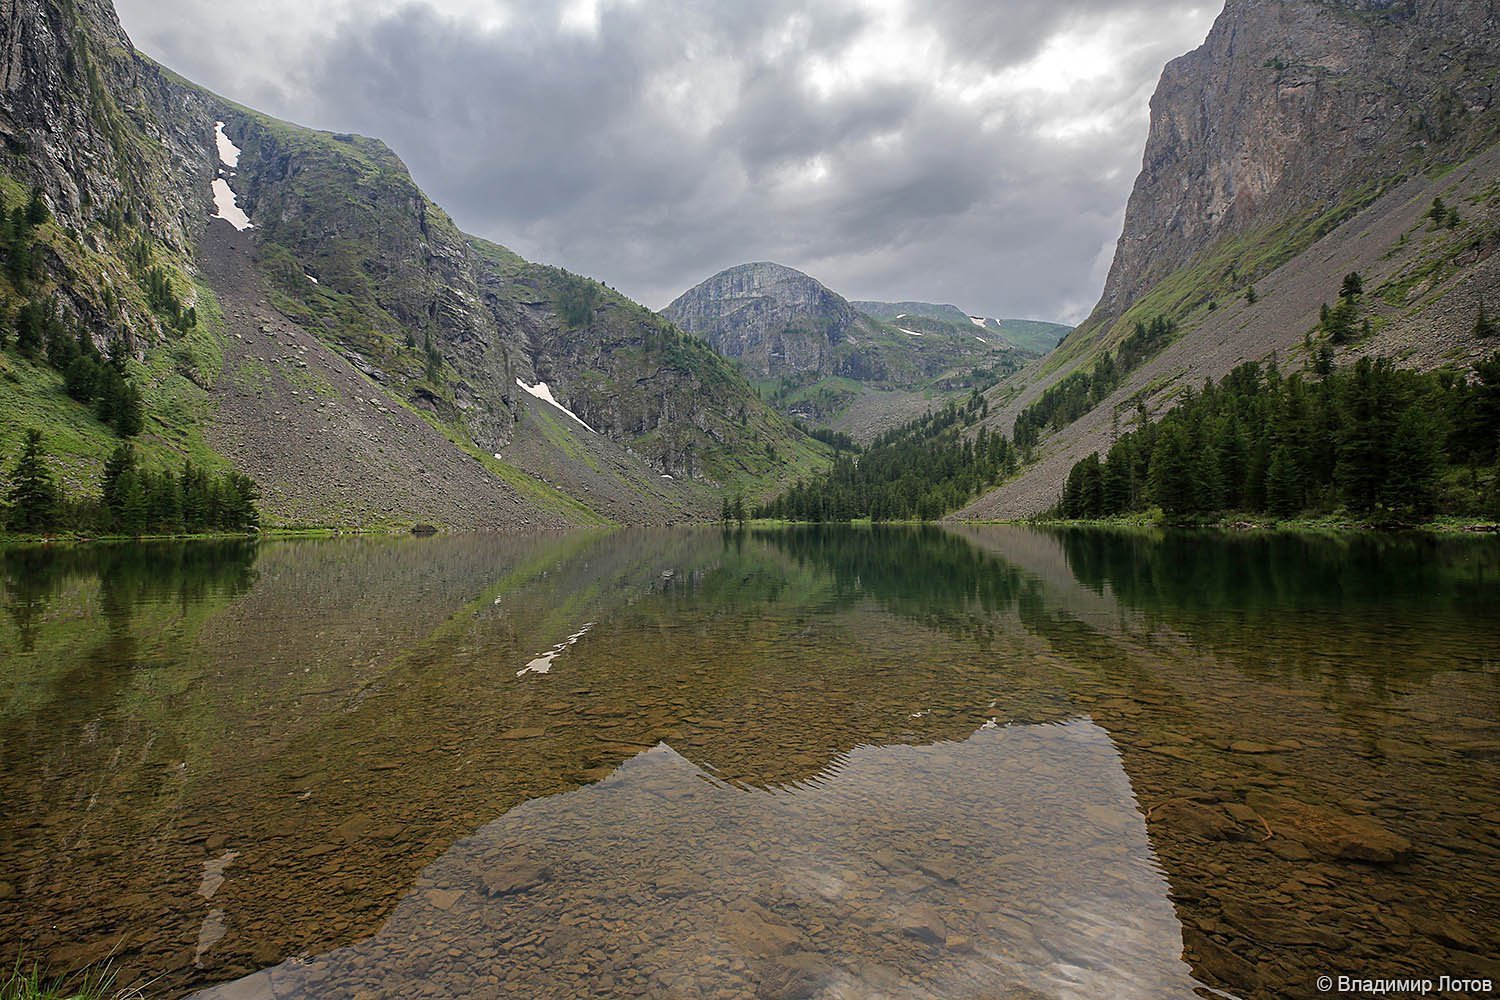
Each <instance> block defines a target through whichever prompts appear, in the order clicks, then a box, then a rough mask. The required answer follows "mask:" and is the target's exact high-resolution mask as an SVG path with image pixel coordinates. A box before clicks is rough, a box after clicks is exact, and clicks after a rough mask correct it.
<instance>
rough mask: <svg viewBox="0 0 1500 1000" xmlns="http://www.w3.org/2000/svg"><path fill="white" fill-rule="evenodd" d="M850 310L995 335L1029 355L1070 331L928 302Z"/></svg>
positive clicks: (864, 304)
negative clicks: (925, 320) (980, 330)
mask: <svg viewBox="0 0 1500 1000" xmlns="http://www.w3.org/2000/svg"><path fill="white" fill-rule="evenodd" d="M852 305H853V306H854V308H856V309H858V310H859V311H860V312H862V313H864V314H865V315H866V316H873V317H875V318H876V319H880V320H885V321H887V322H895V321H896V320H898V319H900V320H906V319H912V318H917V319H927V320H932V321H933V322H936V323H942V324H944V325H946V326H948V327H951V328H954V329H956V330H959V331H961V332H969V330H968V328H969V327H976V328H978V329H982V330H986V331H988V332H990V333H992V334H996V335H998V336H999V337H1000V339H1001V340H1003V341H1004V342H1005V343H1008V344H1010V345H1011V346H1012V347H1016V348H1019V349H1020V350H1023V351H1027V352H1029V353H1031V354H1046V353H1047V352H1048V351H1050V350H1052V348H1054V347H1056V346H1057V344H1058V342H1059V341H1060V340H1062V339H1063V338H1064V337H1066V336H1067V335H1068V333H1069V331H1071V330H1072V329H1073V328H1072V327H1070V326H1063V325H1062V324H1061V323H1048V322H1046V321H1045V320H1039V319H994V318H992V317H988V316H975V315H973V314H971V313H966V312H964V311H963V310H962V309H960V308H958V306H952V305H938V304H936V303H932V302H871V301H868V300H856V301H855V302H853V303H852Z"/></svg>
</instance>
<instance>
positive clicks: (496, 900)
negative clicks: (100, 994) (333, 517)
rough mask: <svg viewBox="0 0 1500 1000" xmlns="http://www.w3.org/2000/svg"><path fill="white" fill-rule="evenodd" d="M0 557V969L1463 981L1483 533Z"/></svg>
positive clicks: (1481, 776)
mask: <svg viewBox="0 0 1500 1000" xmlns="http://www.w3.org/2000/svg"><path fill="white" fill-rule="evenodd" d="M0 572H3V583H4V590H3V593H0V602H3V608H4V610H5V612H6V615H5V617H4V618H3V619H0V664H3V666H0V719H3V723H4V725H3V728H0V763H3V765H4V766H3V768H0V798H3V800H4V801H5V802H6V804H7V806H6V812H5V815H4V818H3V820H0V914H3V919H0V961H6V962H9V961H11V960H13V959H14V957H15V955H16V954H17V953H24V954H26V955H29V956H34V957H41V958H44V959H49V960H51V961H52V962H53V964H54V965H55V966H58V967H65V966H68V965H71V964H74V963H78V962H82V961H87V960H94V959H98V958H101V957H103V956H105V955H108V954H110V953H113V954H114V955H115V962H116V964H117V965H118V966H119V967H120V968H121V969H122V971H123V972H124V973H125V978H126V979H136V980H140V981H146V980H150V981H152V983H153V985H152V986H151V990H152V991H153V992H154V993H160V994H163V995H169V996H176V995H183V994H187V993H191V992H193V991H195V990H200V989H201V990H204V991H205V992H204V995H205V996H210V997H233V998H243V997H280V996H341V995H348V996H356V995H368V996H380V995H401V996H416V995H432V996H453V995H497V996H518V997H520V996H527V997H529V996H558V997H571V996H579V995H590V994H594V995H626V996H628V995H640V996H683V997H688V996H756V995H758V996H779V997H798V996H827V997H857V996H891V997H905V996H931V997H971V996H990V997H1011V996H1014V997H1095V996H1118V997H1137V996H1138V997H1157V996H1192V995H1193V993H1194V990H1195V988H1201V986H1200V984H1211V985H1213V986H1214V987H1216V988H1219V989H1222V990H1225V991H1228V992H1230V993H1232V994H1233V995H1237V996H1246V997H1248V996H1315V995H1319V994H1318V991H1317V990H1316V986H1315V981H1316V977H1317V976H1318V975H1320V974H1325V973H1326V974H1335V975H1336V974H1338V973H1340V972H1343V973H1349V974H1368V975H1382V976H1384V975H1389V976H1398V975H1407V974H1421V975H1428V974H1430V975H1434V976H1437V975H1442V974H1445V973H1447V974H1453V975H1488V976H1490V977H1491V978H1495V979H1500V947H1497V945H1496V939H1497V935H1496V934H1495V929H1496V928H1497V927H1500V919H1497V918H1500V835H1497V832H1496V831H1497V826H1496V824H1497V822H1500V781H1497V778H1500V663H1497V658H1496V657H1497V654H1496V649H1497V648H1500V582H1497V581H1500V546H1497V545H1496V544H1495V543H1494V542H1492V541H1480V540H1473V541H1471V540H1451V541H1441V542H1439V541H1433V540H1408V539H1362V540H1358V541H1352V542H1351V541H1320V540H1305V539H1267V538H1254V539H1251V538H1223V537H1218V536H1212V535H1171V536H1166V537H1164V538H1152V537H1143V536H1132V535H1118V534H1106V533H1086V532H1068V533H1042V532H1036V531H1031V530H1027V529H1019V528H983V529H979V528H975V529H961V530H957V531H944V530H938V529H928V530H906V529H900V530H889V531H874V532H872V531H855V530H791V531H778V532H769V533H765V534H754V533H752V534H749V535H739V536H733V535H731V536H721V535H720V534H719V533H718V532H714V531H682V532H649V533H648V532H620V533H615V534H606V535H597V534H578V535H569V536H547V537H536V538H513V537H497V536H480V537H466V538H436V539H422V540H417V539H375V540H354V541H319V542H280V543H272V544H266V545H263V546H260V547H259V548H258V549H257V548H254V547H249V546H243V545H194V546H152V547H129V548H115V549H94V550H86V551H79V552H73V553H66V552H64V553H56V554H51V553H37V552H24V551H10V552H5V553H0ZM586 626H587V627H586ZM539 660H544V662H545V666H546V672H541V671H539V670H535V669H532V670H528V669H527V668H528V667H529V666H531V665H533V664H535V663H537V662H538V661H539Z"/></svg>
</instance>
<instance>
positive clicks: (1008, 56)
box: [116, 0, 1220, 322]
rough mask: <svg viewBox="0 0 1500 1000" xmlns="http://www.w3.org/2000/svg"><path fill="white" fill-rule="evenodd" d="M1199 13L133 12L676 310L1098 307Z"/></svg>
mask: <svg viewBox="0 0 1500 1000" xmlns="http://www.w3.org/2000/svg"><path fill="white" fill-rule="evenodd" d="M1219 6H1220V5H1219V4H1218V3H1214V2H1208V3H1201V2H1200V3H1194V2H1189V0H801V2H794V0H568V2H564V3H559V4H555V5H554V4H547V3H542V2H537V0H407V2H395V0H259V2H256V3H249V4H226V3H223V2H222V0H116V7H117V8H118V10H119V13H120V18H121V20H122V21H123V22H124V25H125V29H126V30H127V31H128V32H129V33H130V36H131V38H132V39H133V40H134V41H135V43H136V45H137V46H138V47H139V48H141V49H142V50H143V51H145V52H146V53H148V54H149V55H151V56H154V57H156V58H157V59H159V60H161V61H162V62H164V63H166V64H167V65H169V66H171V67H172V68H173V69H175V70H177V71H178V72H181V73H183V74H184V75H186V76H187V77H189V78H191V79H193V80H195V81H197V82H199V83H201V84H203V85H205V86H207V87H209V88H211V89H213V90H216V91H218V92H219V93H222V94H223V95H225V96H226V97H230V98H233V99H235V100H237V101H240V102H241V103H245V104H249V105H251V106H252V107H256V108H259V109H260V110H263V111H266V112H269V113H271V114H274V115H277V116H279V117H282V118H286V119H289V120H291V121H295V122H298V123H301V124H304V125H310V126H314V127H317V128H324V129H331V130H337V131H352V132H360V133H364V134H366V135H372V136H378V137H379V138H381V139H384V140H385V141H386V142H388V143H389V144H390V145H391V146H392V147H393V148H394V149H395V150H396V152H397V153H398V154H400V156H401V157H402V158H403V159H404V160H405V161H406V163H407V165H408V166H409V167H410V168H411V170H412V173H413V175H414V176H415V177H416V180H417V182H418V183H419V184H421V185H422V187H423V188H424V189H425V190H426V191H427V193H428V194H429V195H431V196H432V198H433V199H434V200H436V201H437V202H438V203H439V204H440V205H442V206H443V207H444V208H446V209H447V210H448V211H449V213H450V214H452V215H453V217H454V218H455V220H456V221H457V222H458V224H459V225H460V226H461V227H462V228H464V229H466V230H467V231H469V232H472V233H477V234H479V235H481V236H485V237H488V238H490V239H493V240H495V241H496V242H499V243H503V244H505V245H507V246H509V247H511V248H513V249H515V250H517V251H519V252H520V253H522V254H524V255H525V256H527V257H529V258H531V259H533V260H540V261H545V262H547V263H552V264H560V265H562V266H564V267H567V268H569V269H570V270H574V271H579V272H582V273H584V274H588V275H591V276H593V277H595V278H598V279H600V280H601V281H605V282H607V283H609V284H610V285H612V286H613V287H615V288H618V289H620V290H621V291H623V292H625V293H626V294H628V295H631V296H632V297H634V298H637V299H639V300H641V301H642V302H644V303H646V304H647V305H649V306H651V307H652V308H660V307H662V306H664V305H666V304H667V302H669V301H670V300H671V299H673V298H674V297H676V296H677V295H678V294H680V293H681V292H683V291H684V290H686V289H687V288H689V287H691V286H692V285H694V284H696V283H697V282H699V281H701V280H702V279H703V278H706V277H708V276H709V275H710V274H713V273H714V272H716V271H719V270H722V269H723V268H725V267H730V266H733V265H734V264H739V263H743V262H745V261H750V260H774V261H777V262H779V263H783V264H787V265H790V266H792V267H796V268H799V269H801V270H804V271H807V272H808V273H810V274H812V275H813V276H814V277H816V278H818V279H819V280H821V281H823V282H824V283H825V284H827V285H828V286H829V287H831V288H833V289H834V290H835V291H838V292H840V293H842V294H844V295H846V296H848V297H850V298H874V299H921V300H927V301H934V302H952V303H954V304H956V305H958V306H960V307H962V308H964V309H967V310H969V311H970V312H975V313H982V314H985V315H991V316H1001V317H1035V318H1040V319H1056V320H1062V321H1066V322H1077V321H1079V320H1081V319H1082V318H1083V317H1084V316H1085V315H1087V313H1088V311H1089V310H1090V309H1091V308H1092V306H1093V304H1094V301H1095V299H1096V298H1097V296H1098V294H1099V289H1100V288H1101V287H1102V285H1103V281H1104V274H1105V271H1106V270H1107V269H1108V266H1109V260H1110V257H1111V255H1112V254H1113V251H1114V245H1115V241H1116V239H1117V238H1118V237H1119V233H1120V222H1121V216H1122V214H1123V212H1124V207H1125V199H1126V198H1127V196H1128V195H1129V193H1130V186H1131V183H1132V182H1133V181H1134V179H1135V175H1136V172H1137V171H1138V170H1139V169H1140V162H1141V151H1142V146H1143V144H1144V142H1145V136H1146V128H1147V121H1148V118H1147V104H1148V101H1149V99H1150V96H1151V92H1152V90H1153V89H1154V87H1155V85H1156V80H1157V77H1158V76H1159V75H1160V73H1161V69H1162V66H1163V65H1164V64H1165V63H1166V62H1167V60H1169V59H1171V58H1172V57H1174V56H1176V55H1178V54H1180V53H1182V52H1186V51H1187V50H1189V49H1191V48H1193V47H1195V46H1197V45H1198V44H1199V43H1200V42H1201V41H1202V40H1203V37H1204V35H1205V34H1206V33H1207V31H1208V28H1209V25H1210V24H1211V23H1212V20H1213V17H1214V15H1215V14H1216V13H1217V12H1218V9H1219Z"/></svg>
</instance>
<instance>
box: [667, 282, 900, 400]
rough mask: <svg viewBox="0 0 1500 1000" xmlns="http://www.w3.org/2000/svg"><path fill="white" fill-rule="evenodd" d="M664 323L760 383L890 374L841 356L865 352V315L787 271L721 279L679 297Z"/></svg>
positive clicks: (861, 358)
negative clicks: (795, 376)
mask: <svg viewBox="0 0 1500 1000" xmlns="http://www.w3.org/2000/svg"><path fill="white" fill-rule="evenodd" d="M662 315H663V316H666V317H667V318H668V319H670V320H671V321H672V322H674V323H676V324H677V325H678V326H680V327H681V328H682V329H684V330H686V331H687V332H688V333H691V334H694V335H696V336H699V337H702V338H703V339H704V340H706V341H708V343H709V346H711V347H712V348H713V349H714V350H715V351H718V352H719V353H720V354H722V355H724V356H725V357H726V358H733V359H734V360H735V361H737V362H739V364H740V365H741V366H742V367H743V369H744V370H745V371H746V372H748V373H750V374H752V375H756V376H761V377H774V376H779V375H785V374H789V373H793V372H818V373H820V374H824V375H834V374H844V375H849V376H851V377H853V378H861V377H863V378H872V377H873V378H879V377H881V376H882V375H883V374H884V372H883V369H881V368H880V367H879V366H878V364H877V363H876V362H875V361H874V360H873V359H866V358H864V356H863V355H861V354H858V353H856V354H853V355H850V354H849V352H847V351H845V352H839V351H838V350H837V348H839V347H840V346H841V345H842V346H845V347H847V346H850V345H851V344H852V345H853V346H858V342H859V341H858V335H857V333H854V331H856V330H857V329H858V327H859V326H860V318H861V317H860V314H859V312H858V310H856V309H855V308H854V307H853V306H852V305H850V304H849V303H848V302H847V301H846V300H845V299H844V298H843V296H841V295H838V294H836V293H834V292H832V291H829V290H828V289H827V288H826V287H824V286H823V284H822V283H821V282H819V281H817V280H816V279H814V278H811V277H809V276H807V275H805V274H803V273H802V272H801V271H796V270H793V269H792V268H790V267H783V266H782V265H780V264H771V263H765V262H761V263H754V264H741V265H739V266H738V267H731V268H730V269H729V270H727V271H720V272H719V273H718V274H716V275H714V276H713V277H712V278H709V279H708V280H707V281H704V282H702V283H701V284H698V285H696V286H694V287H693V288H691V289H689V290H688V291H686V292H684V293H683V294H682V295H680V296H678V298H677V299H676V300H675V301H673V302H672V304H671V305H669V306H667V308H665V309H663V310H662ZM851 334H853V335H852V336H851Z"/></svg>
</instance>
